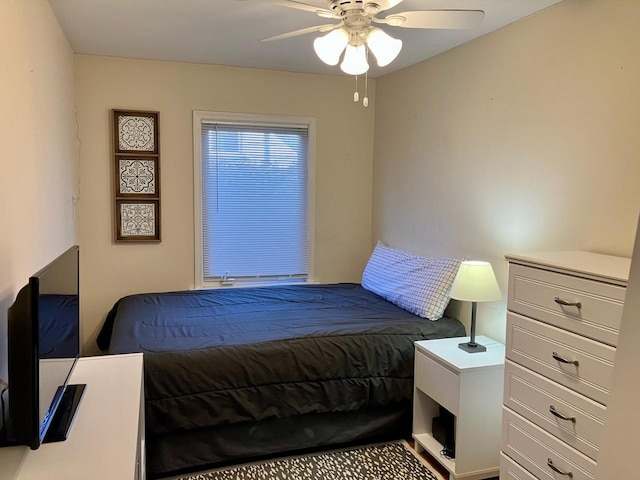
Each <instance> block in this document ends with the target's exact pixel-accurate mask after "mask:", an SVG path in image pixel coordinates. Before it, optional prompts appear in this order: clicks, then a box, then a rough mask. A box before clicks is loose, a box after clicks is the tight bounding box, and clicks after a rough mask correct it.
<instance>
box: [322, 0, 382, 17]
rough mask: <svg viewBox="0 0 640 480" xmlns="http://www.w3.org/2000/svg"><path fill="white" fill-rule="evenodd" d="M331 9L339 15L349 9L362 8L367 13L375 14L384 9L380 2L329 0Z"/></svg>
mask: <svg viewBox="0 0 640 480" xmlns="http://www.w3.org/2000/svg"><path fill="white" fill-rule="evenodd" d="M327 4H328V6H329V10H333V11H334V12H336V13H337V14H338V15H342V14H344V13H346V12H348V11H349V10H362V11H364V12H365V13H366V14H367V15H375V14H376V13H378V12H380V11H381V10H383V6H381V5H380V3H379V2H375V1H366V0H364V1H363V0H328V2H327Z"/></svg>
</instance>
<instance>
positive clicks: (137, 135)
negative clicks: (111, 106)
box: [113, 110, 158, 154]
mask: <svg viewBox="0 0 640 480" xmlns="http://www.w3.org/2000/svg"><path fill="white" fill-rule="evenodd" d="M113 116H114V130H115V147H116V148H115V153H130V152H139V153H152V154H157V153H158V114H157V112H136V111H124V110H114V112H113Z"/></svg>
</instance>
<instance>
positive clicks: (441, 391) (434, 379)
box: [414, 350, 460, 415]
mask: <svg viewBox="0 0 640 480" xmlns="http://www.w3.org/2000/svg"><path fill="white" fill-rule="evenodd" d="M414 371H415V375H414V382H415V386H416V388H417V389H418V390H421V391H423V392H425V393H426V394H427V395H428V396H429V397H430V398H432V399H433V400H435V401H436V402H437V403H438V404H439V405H442V406H443V407H444V408H446V409H447V410H449V411H450V412H451V413H453V414H454V415H458V407H459V398H460V381H459V380H460V379H459V377H458V374H456V373H455V372H452V371H451V370H449V369H448V368H446V367H444V366H443V365H441V364H440V363H438V362H436V361H435V360H434V359H432V358H430V357H428V356H427V355H425V354H424V353H422V352H421V351H419V350H416V356H415V370H414Z"/></svg>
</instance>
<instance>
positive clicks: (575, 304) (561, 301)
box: [553, 297, 582, 310]
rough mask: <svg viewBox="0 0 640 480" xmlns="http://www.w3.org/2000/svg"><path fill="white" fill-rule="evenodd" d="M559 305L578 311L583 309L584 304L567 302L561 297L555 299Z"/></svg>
mask: <svg viewBox="0 0 640 480" xmlns="http://www.w3.org/2000/svg"><path fill="white" fill-rule="evenodd" d="M553 301H554V302H556V303H557V304H558V305H562V306H563V307H576V308H577V309H578V310H580V309H581V308H582V302H567V301H566V300H563V299H561V298H560V297H556V298H554V299H553Z"/></svg>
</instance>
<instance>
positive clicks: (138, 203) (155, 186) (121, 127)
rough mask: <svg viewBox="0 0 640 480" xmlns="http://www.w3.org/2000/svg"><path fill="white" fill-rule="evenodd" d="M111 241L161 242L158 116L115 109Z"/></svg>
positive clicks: (153, 113) (113, 111)
mask: <svg viewBox="0 0 640 480" xmlns="http://www.w3.org/2000/svg"><path fill="white" fill-rule="evenodd" d="M111 113H112V125H113V132H112V135H113V160H112V161H113V167H112V168H113V210H114V214H113V223H114V241H115V242H116V243H125V242H159V241H160V213H161V210H160V126H159V120H160V118H159V117H160V114H159V112H150V111H143V110H120V109H114V110H112V111H111Z"/></svg>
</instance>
